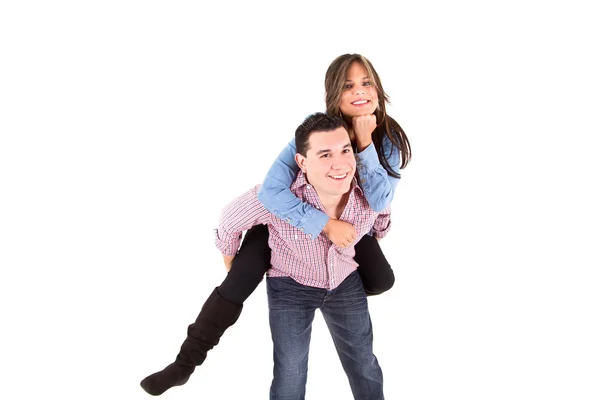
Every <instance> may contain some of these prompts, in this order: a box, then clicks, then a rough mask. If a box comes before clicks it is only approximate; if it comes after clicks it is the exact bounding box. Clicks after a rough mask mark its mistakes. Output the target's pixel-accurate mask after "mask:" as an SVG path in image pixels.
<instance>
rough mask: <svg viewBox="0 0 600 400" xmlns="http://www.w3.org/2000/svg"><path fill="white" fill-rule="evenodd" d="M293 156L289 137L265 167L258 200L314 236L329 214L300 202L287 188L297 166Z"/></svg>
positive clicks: (296, 171)
mask: <svg viewBox="0 0 600 400" xmlns="http://www.w3.org/2000/svg"><path fill="white" fill-rule="evenodd" d="M295 156H296V142H295V140H292V141H291V142H290V143H289V144H288V145H287V146H286V147H285V148H284V149H283V151H282V152H281V153H280V154H279V157H277V160H275V162H274V163H273V165H272V166H271V168H270V169H269V172H268V173H267V176H266V178H265V180H264V182H263V184H262V186H261V189H260V191H259V192H258V200H259V201H260V202H261V203H262V204H263V205H264V206H265V208H266V209H267V210H269V212H271V213H273V214H274V215H275V216H277V217H279V218H281V219H282V220H284V221H286V222H287V223H289V224H290V225H292V226H295V227H296V228H299V229H303V230H304V232H305V233H307V234H310V235H311V237H312V238H316V237H317V236H319V234H320V233H321V231H322V230H323V228H324V227H325V224H327V221H329V216H327V214H325V213H324V212H323V211H321V210H317V209H316V208H315V207H313V206H311V205H310V204H308V203H306V202H303V201H302V200H300V199H299V198H298V197H296V196H295V195H294V193H292V191H291V190H290V186H291V185H292V183H293V182H294V179H295V178H296V174H297V173H298V171H299V170H300V169H299V168H298V164H296V159H295Z"/></svg>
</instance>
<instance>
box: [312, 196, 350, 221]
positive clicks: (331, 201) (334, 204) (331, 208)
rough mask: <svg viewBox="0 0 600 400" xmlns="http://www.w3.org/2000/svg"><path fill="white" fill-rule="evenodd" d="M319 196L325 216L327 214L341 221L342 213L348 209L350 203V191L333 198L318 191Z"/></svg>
mask: <svg viewBox="0 0 600 400" xmlns="http://www.w3.org/2000/svg"><path fill="white" fill-rule="evenodd" d="M317 195H318V196H319V200H320V201H321V204H323V208H324V209H325V210H324V211H325V214H327V215H328V216H329V218H333V219H340V217H341V216H342V213H343V212H344V208H346V204H347V203H348V197H349V196H350V191H348V192H346V193H344V194H343V195H340V196H332V195H327V194H324V193H320V192H319V191H318V190H317Z"/></svg>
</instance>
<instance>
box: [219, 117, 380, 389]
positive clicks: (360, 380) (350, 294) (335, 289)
mask: <svg viewBox="0 0 600 400" xmlns="http://www.w3.org/2000/svg"><path fill="white" fill-rule="evenodd" d="M296 149H297V152H298V153H297V154H296V162H297V164H298V166H299V167H300V170H301V171H300V173H299V174H298V176H297V178H296V180H295V181H294V183H293V184H292V186H291V190H292V192H293V193H294V194H295V195H296V196H298V197H299V198H301V199H302V200H304V201H306V202H308V203H310V204H311V205H313V206H315V207H317V208H319V209H321V210H323V211H324V212H325V213H327V215H329V217H330V218H335V219H340V220H344V221H346V222H349V223H351V224H352V225H354V227H355V228H356V231H357V233H358V235H357V237H356V239H355V240H354V242H352V243H349V244H348V245H347V246H345V247H343V248H340V247H337V246H335V245H333V244H332V243H331V242H330V241H329V240H328V239H327V237H326V236H325V235H323V234H320V235H319V236H318V237H317V238H314V239H313V238H310V237H309V235H306V234H305V233H304V232H302V231H301V230H300V229H298V228H295V227H293V226H291V225H289V224H288V223H287V222H285V221H283V220H280V219H279V218H277V217H276V216H274V215H273V214H270V213H269V212H268V211H267V210H266V209H265V208H264V207H263V206H262V204H261V203H260V202H259V201H258V198H257V193H258V189H259V187H260V186H256V187H254V188H253V189H252V190H250V191H248V192H247V193H245V194H244V195H242V196H240V197H238V198H237V199H235V200H234V201H233V202H232V203H230V204H229V205H228V206H227V207H226V208H225V209H224V210H223V212H222V213H221V218H220V222H219V227H218V229H217V238H216V244H217V247H218V248H219V250H221V252H222V253H223V256H224V258H225V263H226V265H230V263H231V261H232V260H233V257H234V256H235V253H236V251H237V249H238V247H239V244H240V238H241V235H242V232H243V231H244V230H247V229H249V228H251V227H252V226H254V225H257V224H266V225H267V226H268V228H269V246H270V247H271V249H272V255H271V264H272V268H271V269H270V270H269V271H268V273H267V276H268V278H267V294H268V299H269V322H270V325H271V336H272V339H273V346H274V349H273V357H274V363H275V367H274V372H273V373H274V377H273V381H272V384H271V391H270V393H271V397H270V398H271V400H291V399H304V394H305V386H306V378H307V371H308V351H309V342H310V332H311V329H310V328H311V325H312V321H313V318H314V314H315V310H316V309H317V308H319V309H320V310H321V312H322V314H323V317H324V319H325V321H326V323H327V326H328V328H329V331H330V333H331V335H332V337H333V341H334V343H335V346H336V349H337V351H338V355H339V357H340V360H341V362H342V365H343V367H344V370H345V371H346V374H347V376H348V380H349V381H350V387H351V389H352V393H353V394H354V398H355V399H369V400H375V399H383V376H382V372H381V368H380V367H379V364H378V362H377V358H376V357H375V355H374V354H373V332H372V326H371V319H370V316H369V310H368V307H367V299H366V295H365V292H364V288H363V286H362V281H361V280H360V277H359V275H358V273H357V271H356V268H357V264H356V262H355V261H354V260H353V257H354V244H355V243H356V242H357V241H358V240H360V238H362V237H363V236H364V235H365V234H368V233H372V234H373V235H374V236H375V237H376V238H378V239H379V238H381V237H383V236H385V234H386V233H387V231H388V230H389V228H390V212H389V209H386V210H384V211H383V212H381V213H376V212H375V211H373V210H372V209H371V208H370V207H369V205H368V203H367V201H366V199H365V197H364V195H363V194H362V191H361V189H360V188H359V187H358V185H357V184H356V179H355V178H354V174H355V171H356V161H355V158H354V153H353V151H352V144H351V142H350V138H349V135H348V131H347V130H346V128H345V126H344V122H343V121H342V120H341V119H340V118H338V117H330V116H327V115H326V114H323V113H316V114H313V115H311V116H309V117H308V118H307V119H306V120H305V121H304V122H303V123H302V124H301V125H300V126H299V127H298V129H297V130H296Z"/></svg>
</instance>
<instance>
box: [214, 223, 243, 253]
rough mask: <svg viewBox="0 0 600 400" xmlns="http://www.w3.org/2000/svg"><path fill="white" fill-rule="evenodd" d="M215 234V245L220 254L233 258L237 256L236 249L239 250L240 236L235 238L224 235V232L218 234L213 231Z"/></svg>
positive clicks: (216, 231) (216, 230)
mask: <svg viewBox="0 0 600 400" xmlns="http://www.w3.org/2000/svg"><path fill="white" fill-rule="evenodd" d="M214 232H215V245H216V246H217V249H219V251H220V252H221V253H223V254H224V255H226V256H231V257H233V256H235V255H236V254H237V251H238V249H239V248H240V242H241V241H242V235H241V234H240V235H239V236H237V237H235V236H232V235H228V234H226V233H225V232H224V231H221V232H220V233H219V230H218V229H215V230H214Z"/></svg>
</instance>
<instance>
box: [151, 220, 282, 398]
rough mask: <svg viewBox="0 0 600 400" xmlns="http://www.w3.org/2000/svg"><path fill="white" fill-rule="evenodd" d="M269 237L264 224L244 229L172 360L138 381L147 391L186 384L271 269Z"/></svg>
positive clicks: (162, 389) (155, 392) (162, 390)
mask: <svg viewBox="0 0 600 400" xmlns="http://www.w3.org/2000/svg"><path fill="white" fill-rule="evenodd" d="M268 238H269V231H268V229H267V227H266V225H257V226H255V227H253V228H252V229H250V230H248V231H247V232H246V235H245V237H244V240H243V242H242V246H241V247H240V250H239V251H238V254H237V255H236V256H235V258H234V259H233V264H232V266H231V270H230V271H229V273H228V274H227V277H226V278H225V280H224V281H223V283H222V284H221V286H219V287H217V288H215V289H214V290H213V292H212V293H211V295H210V296H209V297H208V299H207V300H206V302H205V303H204V305H203V306H202V310H201V311H200V314H199V315H198V317H197V318H196V321H195V322H194V323H193V324H191V325H190V326H188V331H187V338H186V339H185V341H184V342H183V344H182V345H181V349H180V351H179V354H178V355H177V358H176V359H175V362H174V363H172V364H169V365H168V366H167V367H166V368H165V369H163V370H162V371H159V372H156V373H154V374H152V375H150V376H148V377H146V378H145V379H144V380H142V382H141V383H140V384H141V386H142V388H143V389H144V390H145V391H146V392H148V393H150V394H152V395H154V396H158V395H160V394H162V393H164V392H165V391H166V390H167V389H169V388H171V387H173V386H180V385H183V384H184V383H186V382H187V380H188V379H189V377H190V375H191V374H192V372H194V369H195V367H196V366H198V365H201V364H202V363H203V362H204V360H205V359H206V353H207V352H208V351H209V350H210V349H212V348H213V347H214V346H216V345H217V344H218V343H219V339H220V338H221V336H222V335H223V333H224V332H225V331H226V330H227V328H229V327H230V326H231V325H233V324H234V323H235V322H236V321H237V319H238V317H239V316H240V313H241V312H242V305H243V303H244V301H245V300H246V299H247V298H248V296H250V295H251V294H252V292H254V289H256V287H257V286H258V284H259V283H260V282H261V280H262V279H263V276H264V274H265V272H266V271H267V270H268V269H269V268H270V260H271V249H270V248H269V245H268Z"/></svg>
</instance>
